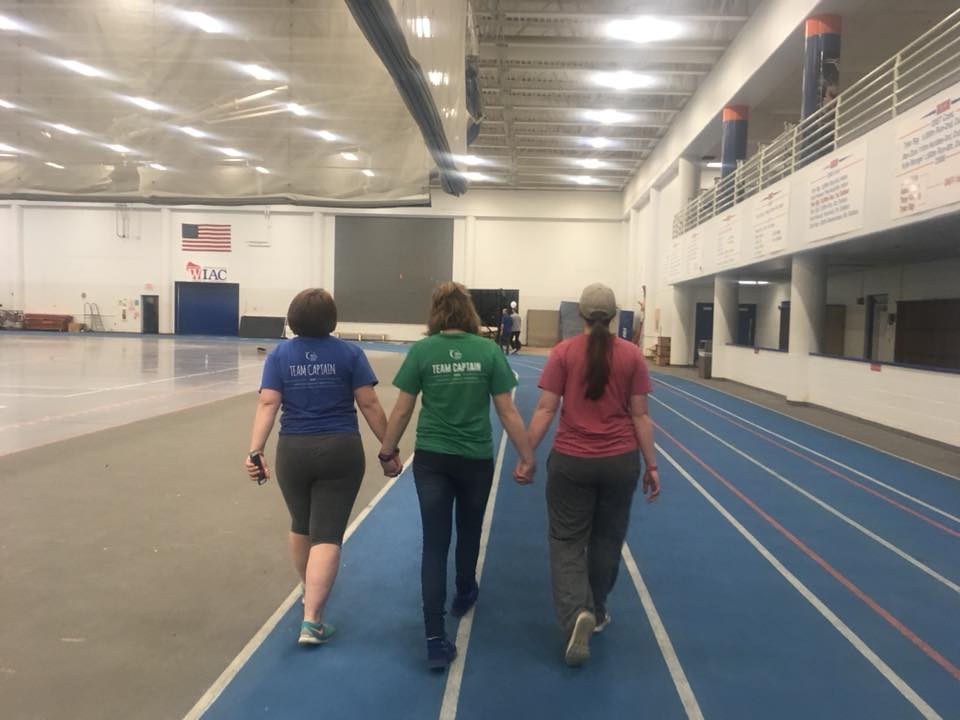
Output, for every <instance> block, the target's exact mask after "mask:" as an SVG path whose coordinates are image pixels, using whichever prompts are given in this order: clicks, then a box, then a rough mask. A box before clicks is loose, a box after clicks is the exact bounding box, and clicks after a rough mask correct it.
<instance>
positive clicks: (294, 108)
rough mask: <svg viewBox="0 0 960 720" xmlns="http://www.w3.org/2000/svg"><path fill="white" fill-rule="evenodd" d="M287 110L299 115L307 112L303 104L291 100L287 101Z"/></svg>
mask: <svg viewBox="0 0 960 720" xmlns="http://www.w3.org/2000/svg"><path fill="white" fill-rule="evenodd" d="M287 110H289V111H290V112H292V113H293V114H294V115H298V116H299V117H303V116H304V115H307V114H309V113H308V112H307V109H306V108H305V107H304V106H303V105H297V103H292V102H291V103H287Z"/></svg>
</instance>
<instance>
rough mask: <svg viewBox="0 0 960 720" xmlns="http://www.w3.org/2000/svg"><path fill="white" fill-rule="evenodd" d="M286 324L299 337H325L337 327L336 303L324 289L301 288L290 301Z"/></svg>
mask: <svg viewBox="0 0 960 720" xmlns="http://www.w3.org/2000/svg"><path fill="white" fill-rule="evenodd" d="M287 324H288V325H289V326H290V329H291V330H293V332H294V333H296V334H297V335H300V336H301V337H326V336H327V335H329V334H330V333H332V332H333V331H334V330H335V329H336V327H337V304H336V303H335V302H334V301H333V296H332V295H331V294H330V293H328V292H327V291H326V290H321V289H320V288H307V289H306V290H301V291H300V292H299V293H297V296H296V297H295V298H294V299H293V300H292V301H291V302H290V309H289V310H287Z"/></svg>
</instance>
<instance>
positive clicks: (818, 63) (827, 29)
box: [800, 15, 842, 120]
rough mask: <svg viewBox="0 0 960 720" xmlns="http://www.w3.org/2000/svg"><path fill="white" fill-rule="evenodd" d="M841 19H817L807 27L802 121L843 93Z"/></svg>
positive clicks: (812, 20) (826, 17)
mask: <svg viewBox="0 0 960 720" xmlns="http://www.w3.org/2000/svg"><path fill="white" fill-rule="evenodd" d="M841 27H842V21H841V18H840V16H839V15H814V16H811V17H809V18H807V22H806V23H805V26H804V33H805V35H806V41H805V43H804V61H803V100H802V102H801V105H800V119H801V120H803V119H805V118H808V117H810V115H812V114H813V113H815V112H816V111H817V110H819V109H820V108H821V107H823V106H824V105H825V104H826V103H828V102H829V101H830V100H832V99H833V98H834V97H836V95H837V93H838V92H839V90H840V87H839V86H840V30H841Z"/></svg>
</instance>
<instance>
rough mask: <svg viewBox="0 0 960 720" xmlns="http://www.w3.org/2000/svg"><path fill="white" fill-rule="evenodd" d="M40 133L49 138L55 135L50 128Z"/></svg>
mask: <svg viewBox="0 0 960 720" xmlns="http://www.w3.org/2000/svg"><path fill="white" fill-rule="evenodd" d="M40 134H41V135H43V136H44V137H45V138H47V139H48V140H49V139H50V138H52V137H53V135H51V134H50V131H49V130H41V131H40Z"/></svg>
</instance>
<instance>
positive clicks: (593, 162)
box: [577, 158, 603, 170]
mask: <svg viewBox="0 0 960 720" xmlns="http://www.w3.org/2000/svg"><path fill="white" fill-rule="evenodd" d="M577 165H580V166H581V167H585V168H589V169H590V170H596V169H597V168H598V167H601V166H602V165H603V163H602V162H600V161H599V160H597V159H596V158H588V159H585V160H577Z"/></svg>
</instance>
